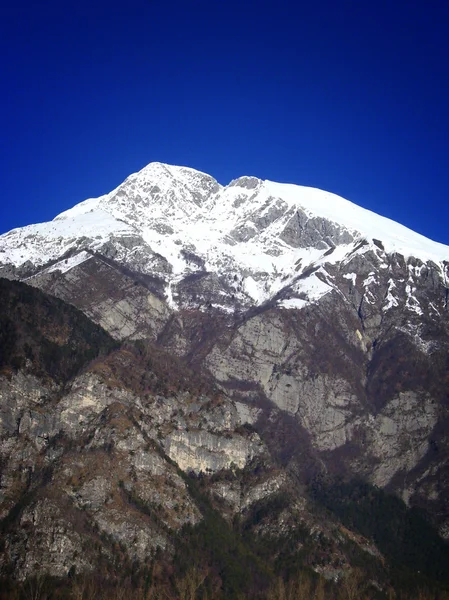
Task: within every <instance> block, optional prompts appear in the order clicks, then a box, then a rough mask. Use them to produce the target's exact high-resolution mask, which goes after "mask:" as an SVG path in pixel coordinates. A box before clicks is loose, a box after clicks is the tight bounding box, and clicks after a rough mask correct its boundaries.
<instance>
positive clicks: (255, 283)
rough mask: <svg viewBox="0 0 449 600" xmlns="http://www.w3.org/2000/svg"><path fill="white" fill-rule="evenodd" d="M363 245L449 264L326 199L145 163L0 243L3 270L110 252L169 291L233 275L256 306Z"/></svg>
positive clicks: (384, 223)
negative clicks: (186, 282)
mask: <svg viewBox="0 0 449 600" xmlns="http://www.w3.org/2000/svg"><path fill="white" fill-rule="evenodd" d="M362 240H365V245H364V249H362V250H360V252H364V251H366V250H367V248H370V247H371V248H374V250H375V251H376V252H385V253H386V254H391V253H393V252H396V253H399V254H402V255H404V256H405V257H415V258H418V259H420V260H421V261H423V262H427V261H429V260H430V261H432V262H434V263H436V264H437V266H438V265H442V263H443V261H448V260H449V246H445V245H443V244H439V243H437V242H433V241H431V240H429V239H427V238H425V237H424V236H422V235H420V234H418V233H416V232H414V231H412V230H410V229H408V228H406V227H404V226H403V225H400V224H399V223H396V222H394V221H391V220H390V219H387V218H385V217H382V216H380V215H377V214H375V213H373V212H371V211H369V210H366V209H364V208H361V207H360V206H357V205H356V204H354V203H352V202H350V201H348V200H345V199H344V198H342V197H340V196H337V195H335V194H332V193H329V192H325V191H322V190H319V189H315V188H310V187H304V186H299V185H293V184H285V183H275V182H271V181H263V180H260V179H258V178H256V177H240V178H238V179H235V180H233V181H232V182H231V183H230V184H229V185H227V186H225V187H224V186H222V185H220V184H219V183H218V182H217V181H216V180H215V179H214V178H213V177H211V176H210V175H208V174H206V173H202V172H200V171H196V170H195V169H191V168H188V167H176V166H170V165H165V164H162V163H150V164H149V165H147V166H146V167H145V168H143V169H142V170H141V171H139V172H137V173H133V174H132V175H130V176H129V177H128V178H127V179H126V180H125V181H124V182H123V183H122V184H120V185H119V186H118V187H117V188H116V189H115V190H113V191H112V192H110V193H109V194H106V195H104V196H100V197H99V198H91V199H88V200H85V201H84V202H81V203H79V204H77V205H76V206H74V207H73V208H71V209H69V210H67V211H65V212H63V213H61V214H59V215H58V216H57V217H55V219H54V220H53V221H51V222H48V223H42V224H38V225H30V226H27V227H23V228H20V229H15V230H12V231H10V232H8V233H6V234H4V235H2V236H0V265H13V266H14V267H20V266H21V265H24V264H27V265H34V266H35V267H38V266H40V265H45V264H47V263H49V261H56V260H58V259H59V258H60V257H63V256H64V255H67V254H73V253H76V252H81V251H85V250H91V251H98V252H100V253H101V252H103V253H104V252H105V251H106V250H105V248H107V251H108V252H110V251H111V250H110V247H111V245H112V246H114V253H115V254H114V256H115V258H117V259H118V260H120V261H122V262H125V263H126V264H128V265H130V266H131V267H132V268H134V269H136V270H140V271H143V272H146V273H148V274H157V275H162V276H163V278H164V279H165V280H166V281H167V283H170V285H171V283H175V284H176V283H177V282H179V281H180V280H181V279H182V278H183V277H184V276H186V275H188V274H189V273H191V272H192V271H195V270H198V269H200V270H205V271H209V272H213V273H217V274H219V275H220V276H221V275H223V274H226V275H227V276H228V277H229V278H231V277H232V278H233V277H235V276H236V275H237V274H238V276H239V278H240V279H241V280H243V282H244V283H243V292H242V293H245V294H247V296H249V297H251V298H252V299H253V300H254V301H255V302H261V301H263V300H264V299H267V298H269V297H271V296H272V295H273V294H275V293H277V290H279V289H281V287H283V286H284V285H285V283H286V281H287V280H288V279H290V278H292V277H296V276H297V275H298V274H300V273H301V272H302V271H303V270H305V269H306V268H307V267H308V266H310V265H314V266H317V267H319V265H322V264H324V262H328V263H329V262H331V263H336V262H339V261H342V260H344V258H345V256H347V255H348V254H350V253H352V252H354V248H356V247H357V244H359V243H360V242H361V241H362ZM379 248H381V249H382V250H379ZM158 257H159V258H158ZM161 260H162V261H163V264H164V265H165V266H164V267H163V271H161V268H162V267H161V264H162V263H161ZM156 263H157V265H158V266H157V268H156V267H155V265H156ZM298 265H300V266H298ZM441 271H442V272H443V271H444V269H443V268H441Z"/></svg>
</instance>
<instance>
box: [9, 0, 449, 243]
mask: <svg viewBox="0 0 449 600" xmlns="http://www.w3.org/2000/svg"><path fill="white" fill-rule="evenodd" d="M7 4H9V6H5V5H7ZM0 57H1V58H0V60H1V61H2V77H1V82H2V83H1V87H2V90H1V96H0V104H1V118H2V127H1V131H2V138H3V139H2V145H1V149H0V154H1V155H0V158H1V163H0V164H1V168H2V178H1V194H2V203H1V216H0V232H3V231H6V230H8V229H11V228H12V227H16V226H20V225H25V224H28V223H33V222H38V221H43V220H48V219H51V218H53V216H55V215H56V214H57V213H58V212H60V211H62V210H65V209H66V208H69V207H70V206H72V205H73V204H75V203H77V202H80V201H81V200H84V199H85V198H88V197H93V196H98V195H101V194H103V193H106V192H108V191H110V190H111V189H112V188H114V187H115V186H117V185H118V184H119V183H120V182H121V181H122V180H123V179H125V177H126V176H127V175H129V174H130V173H132V172H134V171H137V170H139V169H140V168H142V167H143V166H145V165H146V164H147V163H149V162H151V161H161V162H168V163H172V164H180V165H187V166H191V167H194V168H197V169H200V170H203V171H206V172H208V173H210V174H211V175H213V176H214V177H216V178H217V179H218V180H219V181H220V183H223V184H226V183H228V182H229V181H230V180H231V179H234V178H236V177H238V176H241V175H256V176H258V177H261V178H263V179H272V180H275V181H285V182H292V183H300V184H304V185H312V186H316V187H320V188H323V189H327V190H329V191H332V192H335V193H338V194H341V195H342V196H344V197H346V198H348V199H350V200H352V201H354V202H356V203H358V204H360V205H362V206H365V207H367V208H370V209H372V210H374V211H376V212H378V213H380V214H383V215H385V216H389V217H390V218H393V219H395V220H398V221H400V222H402V223H404V224H405V225H407V226H409V227H411V228H413V229H415V230H417V231H420V232H421V233H423V234H425V235H427V236H429V237H431V238H433V239H435V240H438V241H441V242H444V243H446V244H449V194H448V190H449V164H448V163H449V161H448V156H449V155H448V144H449V3H448V2H447V0H429V1H428V2H423V1H422V0H420V2H414V1H413V0H411V1H409V2H395V1H394V0H389V1H388V2H386V1H384V0H376V2H374V1H372V0H370V1H364V0H357V1H355V2H347V1H345V0H339V1H338V2H337V1H335V0H325V1H321V2H320V1H319V0H314V1H308V2H294V1H293V0H292V1H285V0H276V1H271V0H266V1H264V0H238V1H237V0H183V1H178V0H158V1H154V0H121V1H120V2H115V1H114V0H112V1H108V2H104V1H103V0H89V1H86V0H77V1H76V2H74V1H72V0H65V1H62V0H57V1H55V0H49V1H45V0H43V1H42V2H36V1H35V0H34V1H33V2H29V1H28V0H22V1H18V2H12V1H11V0H9V1H6V2H3V3H2V8H1V9H0Z"/></svg>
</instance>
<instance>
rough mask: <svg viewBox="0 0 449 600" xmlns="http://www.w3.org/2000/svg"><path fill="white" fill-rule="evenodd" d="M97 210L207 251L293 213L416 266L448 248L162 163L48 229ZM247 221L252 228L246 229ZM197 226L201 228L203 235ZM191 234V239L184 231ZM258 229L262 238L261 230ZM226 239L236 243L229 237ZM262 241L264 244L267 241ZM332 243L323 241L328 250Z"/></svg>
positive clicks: (248, 182)
mask: <svg viewBox="0 0 449 600" xmlns="http://www.w3.org/2000/svg"><path fill="white" fill-rule="evenodd" d="M99 209H102V210H104V211H105V212H108V213H109V214H111V216H113V217H115V218H116V219H118V220H120V221H121V223H122V225H123V223H127V224H128V225H131V226H132V227H133V228H138V229H139V230H140V231H142V230H146V229H147V230H148V229H149V228H150V229H151V226H152V225H153V224H154V223H155V221H156V220H159V221H160V222H161V223H162V222H163V223H165V224H166V225H169V226H170V227H171V228H172V229H174V233H175V234H176V233H178V234H181V233H186V231H185V230H186V228H188V229H189V232H188V238H189V239H190V241H196V242H198V241H199V240H201V241H202V242H204V241H205V238H204V236H206V238H209V241H210V242H211V243H212V242H213V241H217V235H218V236H219V237H220V236H224V235H227V234H231V233H232V232H233V230H234V229H237V230H240V231H242V230H246V233H245V234H243V237H244V238H250V239H252V240H253V242H254V241H255V240H254V239H253V238H254V237H256V236H257V237H260V234H261V231H260V229H261V228H260V217H262V218H263V217H266V219H267V220H271V221H272V223H270V224H269V229H274V230H275V231H272V233H273V234H281V233H282V231H281V229H282V227H283V226H284V228H285V226H287V224H288V220H291V219H292V218H293V217H294V216H295V212H296V210H298V209H299V210H300V211H301V212H302V213H304V214H305V217H306V218H307V219H313V218H322V219H326V221H329V222H330V223H334V224H336V225H338V226H339V228H341V229H343V230H345V231H347V232H348V233H350V234H351V237H353V238H356V237H365V238H368V239H377V240H380V241H381V242H382V243H383V245H384V247H385V250H386V251H387V252H398V253H400V254H403V255H405V256H415V257H417V258H420V259H422V260H424V261H426V260H433V261H435V262H439V261H441V260H448V259H449V247H448V246H445V245H444V244H440V243H438V242H433V241H431V240H429V239H428V238H426V237H425V236H423V235H421V234H419V233H416V232H414V231H412V230H411V229H409V228H407V227H405V226H403V225H401V224H399V223H396V222H395V221H392V220H391V219H388V218H386V217H382V216H380V215H378V214H376V213H374V212H372V211H370V210H367V209H365V208H362V207H360V206H358V205H356V204H354V203H353V202H350V201H349V200H346V199H344V198H342V197H341V196H338V195H336V194H332V193H330V192H325V191H322V190H319V189H316V188H311V187H306V186H300V185H293V184H286V183H276V182H272V181H262V180H260V179H257V178H256V177H246V176H244V177H240V178H238V179H235V180H233V181H232V182H231V183H230V184H229V185H228V186H226V187H223V186H221V185H220V184H219V183H218V182H217V181H216V180H215V179H214V178H213V177H211V176H210V175H208V174H206V173H202V172H200V171H196V170H195V169H191V168H188V167H176V166H171V165H165V164H162V163H150V164H149V165H147V166H146V167H144V168H143V169H142V170H141V171H139V172H137V173H134V174H132V175H130V176H129V177H128V178H127V179H126V180H125V181H124V182H123V183H122V184H121V185H120V186H118V188H116V189H115V190H113V191H112V192H110V193H109V194H107V195H104V196H101V197H100V198H95V199H90V200H86V201H84V202H81V203H80V204H78V205H76V206H75V207H73V208H72V209H70V210H68V211H65V212H63V213H61V214H60V215H58V216H57V217H56V218H55V221H59V220H61V219H70V218H75V217H77V216H78V215H81V214H85V213H95V212H96V211H97V210H99ZM281 212H282V213H283V214H282V215H281V214H279V213H281ZM256 213H257V214H256ZM254 218H256V220H258V221H259V223H254ZM202 224H203V225H206V224H207V228H206V231H204V229H203V227H201V225H202ZM274 225H276V226H275V227H273V226H274ZM195 227H196V228H197V229H198V231H197V233H198V235H195V231H193V229H192V228H195ZM250 229H254V232H255V233H256V231H257V233H256V235H254V236H252V235H251V231H249V230H250ZM263 229H264V231H265V230H266V229H267V227H263ZM176 230H177V231H176ZM265 233H266V234H267V233H268V232H267V231H265ZM232 237H233V238H235V237H236V232H234V234H233V235H232ZM237 237H238V236H237ZM240 237H241V236H240ZM262 237H265V238H267V235H264V236H262ZM194 238H197V239H196V240H195V239H194ZM148 241H150V240H148ZM236 241H237V242H239V241H240V242H241V243H242V242H247V241H249V240H238V239H237V240H236ZM261 241H262V240H261ZM264 241H265V242H267V241H268V240H267V239H265V240H264ZM333 243H335V242H333V241H332V240H331V244H329V245H332V244H333ZM287 244H288V242H287ZM201 245H204V244H201Z"/></svg>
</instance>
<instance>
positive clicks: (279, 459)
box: [0, 164, 449, 577]
mask: <svg viewBox="0 0 449 600" xmlns="http://www.w3.org/2000/svg"><path fill="white" fill-rule="evenodd" d="M0 273H1V274H2V275H3V276H4V277H8V278H9V279H22V280H25V281H26V282H27V283H28V284H30V285H32V286H34V287H35V288H40V289H41V290H43V291H45V292H47V293H49V294H51V295H52V296H56V297H58V298H60V299H62V300H64V301H66V302H68V303H70V304H71V305H73V306H75V307H77V309H79V310H81V311H82V312H83V313H84V315H86V316H87V317H88V318H89V319H90V321H89V323H96V324H98V325H100V326H101V327H102V328H104V329H105V330H106V331H107V332H109V334H110V336H111V337H107V338H106V337H104V339H103V338H101V339H102V340H103V341H101V342H99V341H98V340H97V341H96V342H95V344H93V346H95V347H96V348H99V347H101V348H103V347H104V349H103V350H99V352H100V357H99V358H96V359H95V360H94V361H93V362H91V361H92V359H93V355H91V354H89V353H87V354H86V352H87V350H88V348H84V350H83V352H84V354H83V352H81V350H80V351H79V352H78V354H77V356H79V360H78V362H76V364H73V365H72V364H71V365H68V364H67V359H64V361H62V360H61V359H60V357H59V354H61V352H60V353H59V354H58V353H57V352H56V350H57V347H59V350H61V349H62V356H65V355H64V351H65V350H64V348H66V346H67V345H68V347H71V346H70V344H71V341H70V340H71V337H70V335H71V334H70V331H71V326H70V321H69V322H68V323H67V322H65V321H64V322H63V324H62V325H61V324H60V323H56V322H53V321H52V322H51V324H49V323H47V324H46V325H45V326H42V327H41V329H40V330H39V336H41V338H42V339H45V340H46V342H45V343H46V344H47V343H49V341H50V342H51V343H53V344H56V345H58V344H59V346H57V347H56V346H55V348H54V349H53V351H52V352H53V354H52V353H51V352H50V358H49V359H47V358H45V356H46V354H45V353H44V354H45V356H44V357H42V356H41V355H40V353H39V352H38V351H37V350H36V348H37V346H38V343H37V342H33V343H31V344H30V343H29V342H28V341H27V343H26V344H25V342H23V339H25V338H27V339H28V337H30V335H29V333H27V334H25V333H23V332H22V333H20V335H18V334H17V335H13V334H11V335H12V337H14V338H15V341H14V343H18V344H19V345H18V346H17V349H16V354H17V356H16V361H15V362H14V361H13V362H12V363H11V361H10V357H9V350H8V351H6V352H3V356H4V359H3V360H4V367H3V375H2V378H1V382H0V383H1V388H0V390H1V392H0V393H1V411H2V412H1V422H0V426H1V436H2V438H1V439H2V450H1V452H2V455H1V456H2V459H1V460H2V463H1V464H2V483H1V485H2V496H1V504H0V508H1V511H2V515H3V517H4V518H5V519H6V521H5V523H6V525H5V527H7V528H8V529H7V531H8V532H10V533H9V534H8V537H7V542H6V543H5V544H4V546H3V549H2V561H3V562H2V564H3V568H7V566H8V565H9V566H10V567H11V565H13V567H14V569H16V571H17V573H19V574H20V576H21V577H25V576H26V575H28V574H30V573H32V572H33V568H34V567H33V565H34V563H35V562H36V560H37V559H36V552H44V555H45V557H46V558H45V561H46V562H45V564H46V565H47V566H48V568H49V570H50V571H52V572H53V573H54V574H63V573H65V572H66V571H68V570H69V569H70V567H71V565H75V567H76V569H78V570H83V569H88V568H89V565H92V564H93V562H92V561H94V554H92V553H93V552H96V553H97V554H96V556H97V555H98V556H100V557H101V560H104V561H112V560H119V559H120V560H121V559H123V560H124V558H123V557H125V556H126V557H127V560H128V559H129V560H131V561H132V560H134V559H136V560H141V561H143V560H144V558H145V556H150V555H153V554H154V552H155V549H156V548H157V547H160V548H164V549H166V551H167V552H173V548H174V546H175V545H176V544H175V542H174V541H173V540H174V537H173V536H174V533H175V532H176V531H178V530H180V529H181V528H182V527H183V526H185V525H186V524H188V523H191V524H195V523H199V522H201V520H202V518H203V516H204V511H203V510H202V508H201V506H200V504H201V503H198V498H197V497H196V496H195V493H194V492H193V491H192V488H191V487H189V486H191V485H192V482H189V480H188V479H186V474H187V473H192V476H195V477H198V476H200V477H203V476H205V477H206V480H203V479H202V480H201V481H202V483H201V485H202V486H203V488H202V489H203V492H204V493H205V494H206V496H207V497H209V498H211V499H212V501H213V502H215V503H217V504H216V508H217V510H219V511H220V512H221V513H222V514H223V515H225V516H226V518H227V519H232V518H233V515H234V516H235V515H236V514H239V515H245V514H246V515H248V514H249V513H250V511H251V510H252V509H251V507H254V506H258V503H259V504H260V502H262V501H267V499H269V498H276V497H278V496H279V494H280V493H281V492H282V493H284V492H285V491H286V490H288V494H289V497H291V498H296V500H295V501H289V503H288V507H284V508H283V509H282V510H284V514H283V516H281V513H282V511H281V512H279V511H278V512H276V511H273V515H272V517H271V521H270V519H268V520H267V521H266V522H264V525H263V527H262V531H264V532H265V534H267V532H269V531H272V530H276V528H280V530H283V528H284V529H285V528H287V529H288V530H289V531H293V530H294V529H295V527H296V526H297V524H298V523H299V522H300V523H302V524H303V525H304V523H305V524H307V527H308V528H309V529H308V530H309V531H311V530H312V529H313V528H314V527H318V526H319V527H320V528H321V531H322V532H325V533H323V535H325V536H327V539H329V540H332V544H334V554H333V556H334V559H335V560H334V563H335V564H334V567H335V565H336V564H337V563H338V561H340V563H341V564H343V563H344V562H345V560H347V558H344V556H345V555H344V552H343V550H341V547H340V546H341V545H340V546H339V542H338V540H337V538H336V537H335V535H334V534H333V533H331V532H332V531H333V529H332V526H331V525H329V524H328V523H327V522H326V521H325V520H323V517H320V519H321V520H318V521H319V523H320V524H319V525H317V523H318V521H317V517H316V515H315V516H314V514H313V511H311V510H309V509H310V506H309V504H308V500H307V493H306V492H305V489H306V488H307V486H309V485H311V482H313V481H315V480H316V478H323V477H326V478H328V479H329V480H330V479H332V478H333V477H336V476H341V477H343V478H346V479H351V478H353V477H359V478H362V479H363V480H365V481H368V482H370V483H371V484H373V485H375V486H379V487H380V488H383V489H385V490H387V491H389V492H392V493H394V494H396V495H398V496H399V497H401V498H402V499H403V500H404V501H405V502H406V503H407V504H408V505H409V506H412V507H413V506H414V507H419V508H421V509H424V510H425V511H427V514H428V515H430V517H429V518H430V519H431V520H432V522H433V523H434V524H435V525H436V526H437V527H438V528H439V530H440V533H441V535H443V536H444V537H448V535H449V521H448V516H447V502H448V489H449V487H448V480H447V461H448V440H447V432H448V425H449V422H448V401H449V396H448V392H447V390H448V389H449V308H448V298H449V285H448V278H449V248H447V247H445V246H442V245H441V244H436V243H433V242H430V241H429V240H426V239H425V238H422V236H419V235H418V234H415V233H413V232H410V231H409V230H407V229H406V228H404V227H402V226H400V225H398V224H395V223H392V222H391V221H389V220H387V219H383V218H382V217H379V216H377V215H374V214H373V213H369V212H368V211H365V210H363V209H360V208H359V207H356V206H355V205H353V204H351V203H349V202H347V201H346V200H343V199H342V198H338V197H336V196H333V195H332V194H326V193H324V192H320V191H319V190H310V189H309V188H300V187H298V186H289V185H280V184H274V183H272V182H263V181H261V180H259V179H256V178H249V177H244V178H240V179H237V180H235V181H233V182H232V183H231V184H229V185H228V186H227V187H225V188H223V187H222V186H220V185H219V184H218V183H217V182H216V181H215V180H214V179H213V178H211V177H210V176H208V175H205V174H202V173H198V172H196V171H193V170H191V169H185V168H178V167H169V166H167V165H160V164H152V165H149V166H148V167H146V168H145V169H144V170H143V171H141V172H140V173H137V174H134V175H132V176H131V177H130V178H128V179H127V180H126V181H125V182H124V183H123V184H122V185H121V186H119V187H118V188H117V189H116V190H114V191H113V192H111V193H110V194H108V195H106V196H103V197H101V198H98V199H94V200H87V201H85V202H83V203H81V204H79V205H77V206H76V207H74V208H73V209H71V210H69V211H67V212H66V213H63V214H61V215H59V216H58V217H56V219H55V220H54V221H52V222H51V223H47V224H42V225H35V226H30V227H27V228H22V229H18V230H13V231H12V232H10V233H8V234H5V235H4V236H1V237H0ZM5 285H6V284H5ZM10 285H13V283H11V284H10ZM16 285H17V284H16ZM27 289H28V288H27ZM8 293H10V292H8ZM11 293H12V292H11ZM15 293H16V292H14V294H15ZM17 293H18V292H17ZM36 293H37V292H36ZM14 294H13V295H14ZM42 297H44V296H42ZM45 297H46V296H45ZM40 302H41V301H40ZM42 302H43V301H42ZM16 305H17V303H16V304H14V302H12V301H11V302H10V303H9V305H8V306H9V308H8V309H7V310H6V312H5V316H4V317H3V318H4V319H5V321H4V322H5V323H6V321H8V326H7V327H6V328H4V329H5V331H6V329H8V328H9V329H8V331H9V330H11V331H12V329H14V327H16V325H17V323H16V324H15V325H14V323H12V325H11V317H10V315H11V313H14V311H15V310H16V309H15V306H16ZM61 306H62V303H61ZM67 310H68V309H67ZM52 311H53V308H52ZM58 311H59V308H56V307H55V308H54V312H55V313H57V312H58ZM41 313H42V311H41ZM45 314H46V313H45ZM77 314H78V313H77ZM41 316H42V315H41ZM44 316H45V315H44ZM47 316H48V315H47ZM42 318H43V319H44V321H45V318H47V317H45V318H44V317H42ZM52 318H53V317H52ZM76 318H78V317H76ZM92 327H94V326H93V325H92ZM14 331H15V329H14ZM92 331H93V330H92ZM55 332H56V333H55ZM98 332H100V330H98ZM91 334H92V335H93V333H92V332H90V333H89V335H88V336H87V337H88V339H90V337H89V336H90V335H91ZM33 335H34V334H33ZM36 335H37V334H36ZM96 335H97V336H101V335H103V336H105V335H106V334H104V333H97V334H96ZM52 336H53V337H52ZM112 338H113V339H114V340H115V342H114V341H113V339H112ZM36 339H37V338H36ZM39 339H40V338H39ZM96 339H97V338H96ZM17 340H19V342H17ZM20 340H22V341H20ZM135 341H138V346H137V347H138V348H140V350H137V349H136V348H137V347H136V346H135V345H132V344H131V342H135ZM123 342H126V344H125V345H123ZM10 343H11V342H10V338H8V336H7V335H6V334H5V337H4V339H3V338H2V344H3V347H8V348H9V346H10ZM114 343H115V344H116V349H115V350H113V348H114ZM24 344H25V345H24ZM117 344H122V345H121V346H120V349H119V346H118V345H117ZM139 344H140V345H139ZM44 345H45V344H44ZM14 347H15V346H14ZM102 353H103V354H102ZM104 353H106V354H107V356H106V355H105V354H104ZM103 355H104V356H103ZM6 356H8V357H9V358H8V359H6V358H5V357H6ZM53 363H55V364H56V363H57V364H58V365H59V367H58V368H57V369H56V371H55V370H54V365H53ZM36 365H38V367H37V366H36ZM69 367H70V368H69ZM52 369H53V370H52ZM18 503H19V508H20V510H19V509H17V508H15V507H17V505H18ZM11 511H12V513H13V514H12V515H11ZM14 511H15V512H14ZM285 511H286V512H285ZM67 514H70V515H71V516H70V518H68V519H66V523H65V524H64V515H67ZM58 515H59V516H58ZM277 519H280V520H277ZM281 523H284V525H281ZM287 523H290V525H286V524H287ZM295 523H296V525H295ZM19 524H20V527H19V526H18V525H19ZM270 528H271V529H270ZM289 528H290V529H289ZM256 529H257V528H256ZM254 531H256V530H254ZM24 532H26V533H24ZM30 540H31V541H30ZM24 544H28V547H29V551H27V552H25V553H24V552H23V548H24ZM114 544H121V545H122V546H123V548H122V550H121V552H122V555H123V556H122V558H120V556H121V555H120V553H118V554H117V552H115V551H114ZM38 548H39V550H37V549H38ZM99 548H100V549H99ZM338 548H340V549H338ZM114 552H115V553H114ZM119 555H120V556H119ZM337 555H338V556H339V559H338V560H337V558H336V557H337ZM117 556H119V558H117ZM112 557H115V558H112ZM95 560H97V559H95ZM98 560H99V559H98ZM330 563H332V560H331V561H330ZM315 566H316V567H317V568H318V563H316V564H315ZM328 567H329V572H331V570H332V569H331V566H330V565H328ZM8 568H9V567H8ZM332 568H333V567H332ZM335 568H336V567H335ZM337 570H338V569H337Z"/></svg>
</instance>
